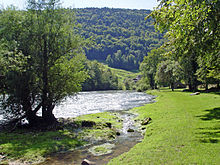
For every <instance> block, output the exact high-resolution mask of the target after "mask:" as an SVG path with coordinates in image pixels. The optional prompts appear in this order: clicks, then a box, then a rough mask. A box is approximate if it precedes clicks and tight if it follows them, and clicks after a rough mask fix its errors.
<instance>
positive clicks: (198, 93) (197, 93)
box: [190, 92, 200, 96]
mask: <svg viewBox="0 0 220 165" xmlns="http://www.w3.org/2000/svg"><path fill="white" fill-rule="evenodd" d="M195 95H200V92H195V93H192V94H190V96H195Z"/></svg>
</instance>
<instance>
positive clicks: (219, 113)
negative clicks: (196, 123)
mask: <svg viewBox="0 0 220 165" xmlns="http://www.w3.org/2000/svg"><path fill="white" fill-rule="evenodd" d="M205 112H208V113H206V114H205V115H200V116H197V117H199V118H200V119H202V120H213V119H216V120H220V107H217V108H213V109H209V110H205Z"/></svg>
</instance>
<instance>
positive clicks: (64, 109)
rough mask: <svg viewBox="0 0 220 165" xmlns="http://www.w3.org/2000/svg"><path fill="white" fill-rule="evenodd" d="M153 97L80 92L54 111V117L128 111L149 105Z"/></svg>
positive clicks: (118, 92)
mask: <svg viewBox="0 0 220 165" xmlns="http://www.w3.org/2000/svg"><path fill="white" fill-rule="evenodd" d="M153 98H154V97H153V96H151V95H148V94H146V93H142V92H135V91H94V92H80V93H79V94H78V95H77V96H76V97H75V98H69V99H67V100H66V101H65V102H63V103H62V104H61V105H59V106H57V107H56V108H55V109H54V114H55V116H56V117H64V118H66V117H76V116H80V115H85V114H91V113H99V112H104V111H120V110H128V109H131V108H134V107H138V106H141V105H143V104H146V103H149V102H151V101H152V99H153Z"/></svg>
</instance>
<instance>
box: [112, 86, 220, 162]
mask: <svg viewBox="0 0 220 165" xmlns="http://www.w3.org/2000/svg"><path fill="white" fill-rule="evenodd" d="M150 94H152V95H157V96H158V97H157V99H156V102H155V103H153V104H148V105H145V106H143V107H138V108H135V109H134V110H132V111H133V112H136V113H139V114H140V115H139V116H138V119H140V120H142V119H144V118H146V117H151V118H152V123H151V124H149V125H148V126H147V127H146V133H145V136H144V140H143V141H142V142H141V143H139V144H137V145H135V146H134V147H133V148H132V149H131V150H130V151H129V152H126V153H124V154H122V155H120V156H118V157H117V158H114V159H113V160H111V161H110V162H109V163H108V164H109V165H118V164H127V165H140V164H141V165H145V164H218V163H219V161H220V158H219V156H217V155H218V153H219V143H220V135H219V128H220V125H219V115H220V108H219V107H220V96H219V95H218V94H200V95H199V96H190V93H183V92H170V91H169V90H167V89H166V90H160V92H158V91H151V92H150ZM207 155H208V156H207Z"/></svg>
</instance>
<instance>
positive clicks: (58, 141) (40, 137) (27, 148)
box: [0, 131, 83, 161]
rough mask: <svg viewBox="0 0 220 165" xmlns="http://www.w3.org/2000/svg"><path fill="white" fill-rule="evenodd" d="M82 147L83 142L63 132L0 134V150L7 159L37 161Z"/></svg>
mask: <svg viewBox="0 0 220 165" xmlns="http://www.w3.org/2000/svg"><path fill="white" fill-rule="evenodd" d="M82 145H83V142H81V141H79V140H77V139H75V138H74V137H72V136H71V135H68V134H67V135H66V134H65V132H63V131H54V132H52V131H48V132H24V131H21V132H19V131H17V132H16V133H7V132H5V133H0V150H1V151H2V154H3V155H5V156H7V157H8V158H15V159H19V158H24V159H26V160H34V161H37V160H35V159H38V158H39V156H41V157H44V156H46V155H48V154H50V153H52V152H58V151H67V150H69V149H71V148H75V147H78V146H82Z"/></svg>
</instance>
